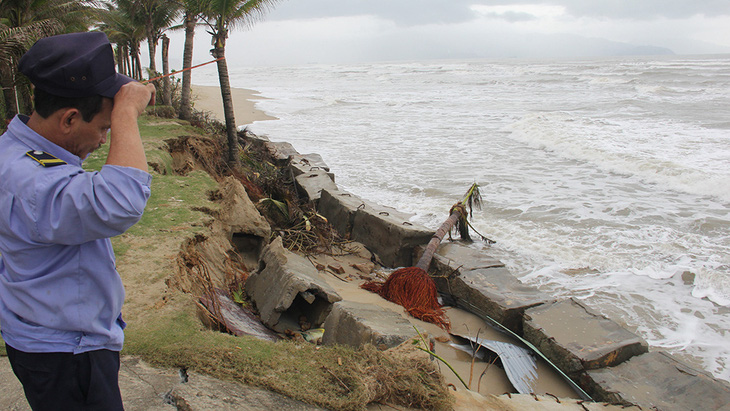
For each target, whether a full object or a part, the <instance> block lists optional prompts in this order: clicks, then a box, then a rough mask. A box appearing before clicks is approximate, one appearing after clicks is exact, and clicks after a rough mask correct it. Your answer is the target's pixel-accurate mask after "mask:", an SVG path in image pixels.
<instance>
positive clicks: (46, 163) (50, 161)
mask: <svg viewBox="0 0 730 411" xmlns="http://www.w3.org/2000/svg"><path fill="white" fill-rule="evenodd" d="M25 155H26V156H28V157H30V158H32V159H33V160H35V161H37V162H39V163H40V164H41V165H42V166H43V167H55V166H62V165H64V164H66V162H65V161H63V160H61V159H59V158H56V157H54V156H52V155H50V154H48V153H46V152H44V151H38V150H31V151H29V152H27V153H25Z"/></svg>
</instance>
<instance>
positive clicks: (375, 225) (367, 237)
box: [351, 203, 434, 267]
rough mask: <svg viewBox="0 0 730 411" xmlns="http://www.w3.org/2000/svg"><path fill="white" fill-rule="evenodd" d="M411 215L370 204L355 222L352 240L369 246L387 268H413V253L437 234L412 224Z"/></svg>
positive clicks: (363, 209)
mask: <svg viewBox="0 0 730 411" xmlns="http://www.w3.org/2000/svg"><path fill="white" fill-rule="evenodd" d="M409 219H410V215H408V214H405V213H401V212H399V211H397V210H395V209H393V208H390V207H384V206H380V205H374V204H371V203H366V204H365V205H364V206H362V207H359V208H357V210H356V211H355V215H354V216H353V219H352V236H351V238H352V240H354V241H358V242H361V243H363V244H365V246H366V247H368V249H369V250H370V251H372V252H374V253H375V254H377V255H378V257H379V258H380V260H381V262H382V263H383V264H384V265H385V266H386V267H410V266H412V265H413V250H414V248H415V247H417V246H419V245H422V244H426V243H428V242H429V241H430V240H431V237H433V235H434V232H433V231H431V230H429V229H427V228H426V227H423V226H421V225H419V224H414V223H411V222H410V221H409Z"/></svg>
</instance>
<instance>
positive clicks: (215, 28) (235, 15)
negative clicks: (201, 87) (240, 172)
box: [204, 0, 278, 167]
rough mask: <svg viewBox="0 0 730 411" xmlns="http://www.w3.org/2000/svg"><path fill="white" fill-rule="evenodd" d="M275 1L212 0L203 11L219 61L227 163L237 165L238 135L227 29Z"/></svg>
mask: <svg viewBox="0 0 730 411" xmlns="http://www.w3.org/2000/svg"><path fill="white" fill-rule="evenodd" d="M277 1H278V0H211V1H210V8H209V9H208V10H207V11H206V12H205V16H204V21H205V24H206V25H207V26H208V28H209V29H210V31H209V32H210V34H211V35H212V36H213V50H212V51H211V53H212V54H213V57H215V58H216V60H217V63H218V80H219V82H220V87H221V97H222V99H223V112H224V116H225V120H226V135H227V138H228V159H227V160H228V164H229V165H230V166H232V167H238V164H239V160H238V136H237V132H236V119H235V116H234V114H233V97H232V96H231V84H230V81H229V79H228V64H227V63H226V59H225V57H226V39H228V31H229V30H230V29H231V28H233V27H235V26H238V25H244V26H250V25H252V24H253V23H254V22H255V21H257V20H258V19H260V18H262V17H263V15H264V14H265V13H266V11H268V9H269V8H271V7H273V6H274V4H276V3H277Z"/></svg>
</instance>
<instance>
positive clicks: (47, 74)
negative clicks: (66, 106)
mask: <svg viewBox="0 0 730 411" xmlns="http://www.w3.org/2000/svg"><path fill="white" fill-rule="evenodd" d="M18 69H19V70H20V72H21V73H23V74H25V75H26V76H28V78H29V79H30V81H31V83H33V84H34V85H35V86H36V87H37V88H39V89H41V90H43V91H45V92H48V93H50V94H53V95H56V96H60V97H91V96H94V95H101V96H104V97H109V98H114V95H115V94H117V91H119V89H120V88H121V87H122V86H123V85H125V84H127V83H129V82H130V81H134V80H133V79H131V78H129V77H127V76H125V75H123V74H119V73H117V70H116V68H115V64H114V52H113V51H112V46H111V44H109V39H107V37H106V34H104V33H102V32H98V31H97V32H87V33H71V34H61V35H58V36H53V37H46V38H42V39H40V40H38V41H37V42H36V43H35V44H34V45H33V47H31V48H30V50H28V52H27V53H25V55H23V57H22V58H21V59H20V63H19V64H18Z"/></svg>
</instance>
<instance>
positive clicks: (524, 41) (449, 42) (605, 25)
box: [171, 0, 730, 67]
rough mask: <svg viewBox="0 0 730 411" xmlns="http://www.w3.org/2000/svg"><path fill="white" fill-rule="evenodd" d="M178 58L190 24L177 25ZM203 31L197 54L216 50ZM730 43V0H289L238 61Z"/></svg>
mask: <svg viewBox="0 0 730 411" xmlns="http://www.w3.org/2000/svg"><path fill="white" fill-rule="evenodd" d="M172 39H173V49H172V50H171V56H172V61H171V64H172V66H173V67H177V65H179V64H180V63H179V60H180V59H179V58H178V57H177V55H179V54H181V53H182V52H181V50H182V34H181V33H174V34H172ZM209 49H210V35H208V34H207V33H206V32H205V30H203V28H202V27H201V28H200V29H199V30H198V31H197V32H196V44H195V62H203V61H207V60H210V54H209V52H208V50H209ZM670 51H671V52H674V53H676V54H708V53H730V1H728V0H526V1H520V0H283V1H281V2H279V3H278V5H277V6H276V7H275V8H274V9H272V10H271V11H270V12H268V13H267V14H266V15H265V17H264V18H263V20H261V21H259V22H257V23H255V24H254V25H253V26H252V27H249V28H245V27H242V28H237V29H234V30H233V31H232V33H231V35H230V38H229V41H228V47H227V53H226V56H227V59H228V61H229V64H236V65H290V64H307V63H350V62H367V61H383V60H418V59H444V58H513V57H517V58H552V57H581V56H587V57H588V56H605V55H619V54H647V53H669V52H670Z"/></svg>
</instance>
